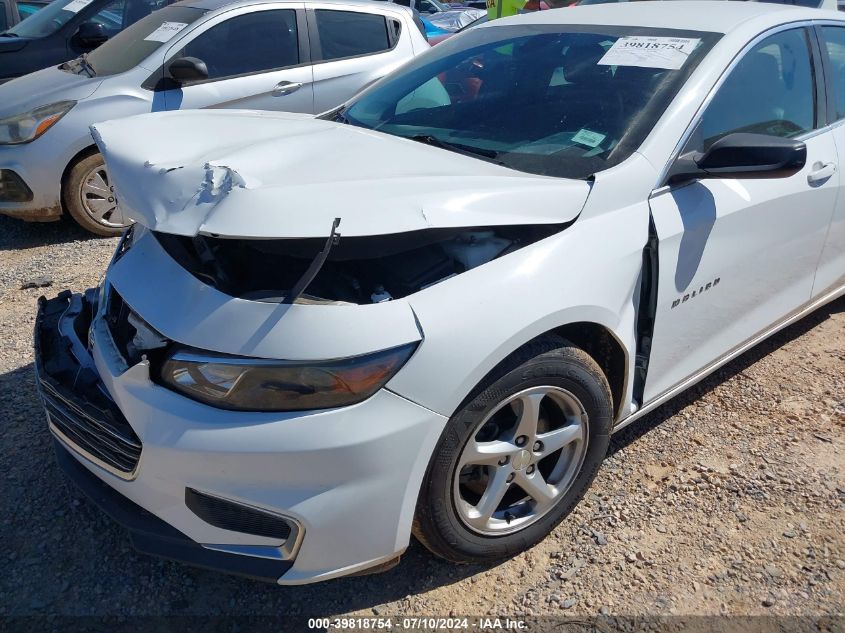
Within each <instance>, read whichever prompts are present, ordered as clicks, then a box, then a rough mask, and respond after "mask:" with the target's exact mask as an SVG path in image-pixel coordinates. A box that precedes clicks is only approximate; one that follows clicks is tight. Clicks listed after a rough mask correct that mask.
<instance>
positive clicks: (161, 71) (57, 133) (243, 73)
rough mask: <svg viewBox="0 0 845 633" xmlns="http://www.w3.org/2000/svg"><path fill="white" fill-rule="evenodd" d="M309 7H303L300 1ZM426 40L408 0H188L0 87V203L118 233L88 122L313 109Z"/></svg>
mask: <svg viewBox="0 0 845 633" xmlns="http://www.w3.org/2000/svg"><path fill="white" fill-rule="evenodd" d="M306 7H307V8H306ZM428 49H429V44H428V43H427V42H426V40H425V37H424V36H423V34H422V33H421V32H420V30H419V29H418V27H417V26H416V24H415V23H414V19H413V14H412V12H411V10H410V9H407V8H405V7H402V6H398V5H394V4H391V3H376V2H358V1H356V0H349V1H345V0H320V1H315V2H308V3H307V4H302V3H301V2H295V1H288V0H279V1H276V0H259V1H251V0H241V1H239V2H230V3H225V2H220V0H196V1H192V0H189V1H188V2H180V3H179V4H176V5H171V6H168V7H165V8H163V9H160V10H158V11H156V12H155V13H152V14H151V15H148V16H147V17H145V18H143V19H142V20H140V21H139V22H137V23H135V24H134V25H133V26H131V27H129V28H128V29H126V30H125V31H123V32H122V33H120V34H119V35H117V36H116V37H115V38H113V39H111V40H110V41H108V42H106V43H105V44H104V45H103V46H101V47H100V48H98V49H97V50H95V51H94V52H92V53H90V54H89V55H87V56H85V57H81V58H79V59H76V60H74V61H71V62H67V63H65V64H62V65H61V66H57V67H52V68H47V69H44V70H42V71H39V72H37V73H33V74H30V75H27V76H25V77H21V78H18V79H15V80H13V81H10V82H9V83H7V84H5V85H3V86H0V214H5V215H11V216H13V217H18V218H21V219H24V220H39V221H44V220H55V219H58V218H59V217H60V216H61V214H62V213H63V211H67V212H68V213H70V215H71V216H72V217H73V218H74V219H75V220H76V221H77V222H78V223H79V224H80V225H82V226H83V227H84V228H86V229H88V230H89V231H92V232H94V233H98V234H100V235H116V234H118V233H119V232H121V231H122V230H123V229H124V228H125V227H126V225H127V220H126V219H125V218H124V217H123V216H121V215H120V212H119V210H118V208H117V206H116V202H115V197H114V194H113V193H112V191H111V184H110V181H109V176H108V172H107V170H106V168H105V166H104V164H103V160H102V157H101V156H100V154H99V153H98V152H97V150H96V147H95V146H94V140H93V139H92V138H91V133H90V131H89V126H90V125H91V124H92V123H96V122H98V121H103V120H107V119H117V118H120V117H125V116H128V115H131V114H139V113H143V112H155V111H161V110H180V109H182V110H184V109H189V108H206V107H216V108H255V109H263V110H285V111H288V112H306V113H316V112H323V111H325V110H328V109H329V108H332V107H334V106H336V105H338V104H339V103H342V102H343V101H345V100H347V99H349V98H350V97H352V96H353V95H354V94H355V93H356V92H358V91H359V90H360V89H361V88H362V87H364V86H366V85H367V84H369V83H371V82H373V81H375V80H376V79H378V78H379V77H381V76H383V75H385V74H387V73H388V72H390V71H391V70H393V69H394V68H397V67H398V66H400V65H401V64H403V63H404V62H406V61H407V60H409V59H411V58H412V57H414V56H415V55H418V54H419V53H422V52H423V51H425V50H428Z"/></svg>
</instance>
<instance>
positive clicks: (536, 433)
mask: <svg viewBox="0 0 845 633" xmlns="http://www.w3.org/2000/svg"><path fill="white" fill-rule="evenodd" d="M588 438H589V420H588V416H587V413H586V411H585V410H584V407H583V405H582V404H581V402H580V401H579V400H578V398H576V397H575V396H574V395H573V394H572V393H570V392H569V391H567V390H565V389H561V388H560V387H552V386H540V387H532V388H530V389H526V390H524V391H521V392H519V393H516V394H514V395H512V396H510V397H508V398H507V399H505V400H504V401H502V402H501V403H500V404H499V405H498V406H497V407H496V408H495V409H494V410H493V411H492V413H490V414H489V415H488V416H487V417H486V418H485V419H484V420H483V421H482V422H481V423H480V424H479V425H478V427H477V428H476V431H475V433H474V434H473V435H472V437H471V438H470V440H469V441H468V442H467V444H466V446H465V447H464V449H463V451H462V452H461V455H460V457H459V459H458V463H457V466H456V469H455V474H454V476H453V498H454V503H455V508H456V510H457V514H458V517H459V518H460V520H461V521H462V522H463V523H464V524H465V525H466V527H468V528H469V529H470V530H472V531H474V532H476V533H478V534H482V535H486V536H502V535H505V534H512V533H513V532H517V531H519V530H521V529H523V528H525V527H527V526H529V525H531V524H532V523H535V522H536V521H538V520H539V519H540V518H542V517H543V516H544V515H545V514H546V513H548V512H549V511H550V510H551V509H552V508H553V507H554V506H555V504H556V503H557V501H558V500H559V499H560V498H561V496H562V495H564V494H565V493H566V491H567V490H568V489H569V487H570V486H571V485H572V483H573V481H574V480H575V478H576V477H577V475H578V472H579V470H580V468H581V464H582V463H583V461H584V457H585V455H586V453H587V443H588Z"/></svg>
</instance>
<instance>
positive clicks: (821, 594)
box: [0, 218, 845, 630]
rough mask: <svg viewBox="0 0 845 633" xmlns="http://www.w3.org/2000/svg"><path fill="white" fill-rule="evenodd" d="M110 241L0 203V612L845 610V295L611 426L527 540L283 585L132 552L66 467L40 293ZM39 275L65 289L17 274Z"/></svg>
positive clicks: (85, 278)
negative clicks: (564, 508)
mask: <svg viewBox="0 0 845 633" xmlns="http://www.w3.org/2000/svg"><path fill="white" fill-rule="evenodd" d="M115 243H116V241H115V240H104V239H91V238H89V237H88V236H87V235H85V234H83V233H82V232H81V231H80V230H78V229H76V228H75V227H74V226H73V225H72V224H70V223H69V222H61V223H56V224H48V225H38V224H35V225H33V224H24V223H20V222H16V221H13V220H9V219H5V218H0V341H2V342H3V345H2V348H1V349H0V419H1V420H2V421H3V433H2V434H0V448H1V449H0V482H2V483H0V504H2V517H3V519H2V531H0V536H2V539H3V542H4V545H5V546H4V547H3V548H2V550H0V560H2V561H3V572H4V573H3V574H2V575H0V616H15V615H18V616H21V615H39V614H48V613H53V614H68V615H96V616H107V615H115V616H131V615H158V614H183V615H184V614H194V615H200V614H202V615H215V614H240V615H254V614H267V615H276V614H299V615H304V614H307V615H316V616H333V615H340V614H349V613H355V614H360V615H370V616H372V615H374V614H377V615H415V616H416V615H441V616H442V615H447V614H450V613H452V614H466V615H482V614H497V615H546V614H553V615H559V614H564V615H567V616H570V615H571V616H594V615H596V614H600V613H601V614H613V615H619V614H621V615H626V616H630V615H637V614H665V615H672V614H674V615H690V614H709V615H720V614H731V615H760V614H776V615H802V616H814V617H816V618H818V617H823V616H827V615H835V614H840V615H841V614H843V613H844V612H845V536H843V534H845V459H843V457H842V456H843V454H845V453H844V452H843V449H845V372H844V371H843V368H845V300H842V299H840V300H839V301H837V302H835V303H833V304H831V305H829V306H827V307H825V308H823V309H822V310H820V311H818V312H817V313H815V314H813V315H811V316H810V317H808V318H806V319H804V320H803V321H801V322H800V323H798V324H796V325H794V326H793V327H791V328H789V329H788V330H786V331H784V332H782V333H780V334H779V335H777V336H776V337H774V338H773V339H771V340H769V341H768V342H766V343H764V344H763V345H761V346H759V347H758V348H757V349H755V350H752V351H751V352H750V353H748V354H746V355H744V356H742V357H741V358H739V359H737V360H736V361H735V362H733V363H731V364H730V365H728V366H726V367H725V368H723V369H722V370H721V371H719V372H718V373H717V374H716V375H714V376H713V377H711V378H710V379H709V380H707V381H706V382H705V383H703V384H701V385H699V386H698V387H696V388H694V389H693V390H692V391H691V392H689V393H688V394H686V395H683V396H681V397H680V398H678V399H676V400H675V401H673V402H672V403H670V404H668V405H666V406H664V407H663V408H662V409H661V410H658V411H657V412H655V413H654V414H652V415H651V416H649V417H647V418H646V419H644V420H642V421H640V422H639V423H636V424H635V425H633V426H632V427H630V428H629V429H627V430H625V431H623V432H622V433H621V434H619V435H617V436H616V437H615V438H614V441H613V443H612V447H611V454H610V456H609V458H608V460H607V462H606V465H605V467H604V468H603V469H602V471H601V472H600V474H599V476H598V479H597V480H596V482H595V484H594V487H593V489H592V492H591V493H589V494H588V497H587V498H586V499H585V500H584V502H582V504H581V505H580V506H579V508H578V509H577V510H576V511H575V512H574V513H573V515H571V516H570V517H569V518H568V519H567V520H566V521H564V522H563V523H562V524H561V525H560V526H559V527H558V528H557V529H556V530H555V532H554V533H553V534H552V535H551V536H550V537H549V538H547V539H546V540H545V541H543V542H542V543H541V544H539V545H538V546H537V547H535V548H534V549H532V550H531V551H529V552H527V553H525V554H522V555H520V556H518V557H516V558H514V559H512V560H509V561H507V562H505V563H502V564H500V565H497V566H493V567H480V566H471V567H457V566H452V565H449V564H447V563H444V562H442V561H440V560H437V559H435V558H433V557H432V556H430V555H429V554H428V553H427V552H426V551H425V550H424V549H423V548H422V547H421V546H420V545H419V544H417V543H415V542H414V543H412V545H411V547H410V548H409V550H408V552H407V554H406V556H405V557H404V558H403V560H402V563H401V564H400V565H399V566H398V567H396V568H394V569H393V570H391V571H389V572H387V573H384V574H381V575H377V576H367V577H359V578H348V579H341V580H336V581H330V582H327V583H323V584H321V585H314V586H307V587H288V588H283V587H277V586H273V585H266V584H261V583H257V582H252V581H248V580H243V579H240V578H235V577H228V576H225V575H221V574H216V573H213V572H207V571H204V570H197V569H192V568H189V567H185V566H182V565H179V564H175V563H170V562H166V561H162V560H158V559H154V558H149V557H146V556H143V555H139V554H136V553H134V552H133V550H132V549H131V548H130V546H129V543H128V540H127V537H126V535H125V533H124V532H123V531H122V529H121V528H119V527H117V526H115V525H114V524H112V523H111V522H110V521H109V520H108V519H106V518H105V517H104V516H103V515H101V513H100V512H99V511H98V510H97V509H96V508H95V507H93V506H91V505H90V504H88V503H87V502H86V501H84V500H83V499H82V498H81V497H80V496H79V495H78V494H77V493H76V492H75V491H74V490H72V489H70V488H69V487H68V486H67V485H66V484H65V483H64V482H63V480H62V477H61V475H60V472H59V470H58V468H57V466H56V465H55V464H54V461H53V455H52V449H51V441H50V438H49V434H48V432H47V428H46V425H45V422H44V414H43V412H42V410H41V406H40V404H39V402H38V400H37V396H36V391H35V385H34V379H33V367H32V350H31V332H32V327H33V322H34V315H35V309H36V308H35V305H36V299H37V297H38V296H39V295H40V294H42V293H45V294H47V295H50V296H52V295H54V294H56V293H57V292H58V291H60V290H62V289H64V288H71V289H73V290H75V291H80V290H83V289H84V288H86V287H89V286H92V285H94V284H96V283H97V282H98V279H99V278H100V277H101V275H102V273H103V270H104V269H105V266H106V264H107V262H108V259H109V257H110V255H111V253H112V250H113V249H114V246H115ZM40 275H49V276H51V277H52V279H53V286H52V287H51V288H46V289H28V290H22V289H21V284H22V282H23V281H27V280H30V279H32V278H34V277H38V276H40ZM840 625H841V620H840ZM0 628H2V626H0ZM834 630H836V628H835V627H834Z"/></svg>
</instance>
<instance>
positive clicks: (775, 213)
mask: <svg viewBox="0 0 845 633" xmlns="http://www.w3.org/2000/svg"><path fill="white" fill-rule="evenodd" d="M811 50H812V49H811V46H810V39H809V33H808V32H807V30H806V29H804V28H793V29H791V30H786V31H781V32H778V33H775V34H773V35H770V36H769V37H767V38H765V39H764V40H762V41H761V42H759V43H758V44H756V45H754V46H753V47H751V48H750V49H748V50H747V51H746V52H745V53H744V54H743V56H742V57H741V59H740V60H739V62H738V63H737V65H736V66H735V67H734V68H733V70H732V71H731V72H730V74H729V75H728V77H727V78H726V80H725V81H724V83H723V84H722V85H721V86H720V87H719V88H718V90H717V92H716V94H715V95H714V98H713V100H712V101H711V102H710V104H709V105H708V106H707V108H706V110H705V111H704V114H703V116H702V118H701V121H700V122H699V124H698V126H697V129H696V131H695V132H694V133H693V136H692V138H691V140H690V142H689V143H688V144H687V147H686V148H685V149H684V150H683V151H682V153H685V152H688V151H691V150H699V151H704V150H706V149H707V148H708V147H709V146H710V145H712V144H713V143H714V142H715V141H716V140H718V139H719V138H721V137H722V136H724V135H725V134H728V133H730V132H754V133H758V134H769V135H773V136H778V137H788V138H798V139H802V140H804V142H805V143H806V145H807V162H806V165H805V167H804V168H803V169H802V170H801V171H799V172H798V173H797V174H795V175H793V176H790V177H785V178H743V179H705V180H700V181H696V182H692V183H687V184H683V185H680V186H675V187H667V188H664V189H660V190H658V191H656V192H655V194H654V195H653V196H652V199H651V210H652V217H653V220H654V225H655V228H656V231H657V235H658V239H659V247H658V249H659V250H658V254H659V283H658V305H657V312H656V315H655V323H654V338H653V341H652V347H651V354H650V361H649V367H648V375H647V378H646V383H645V390H644V394H643V396H644V397H643V400H644V402H648V401H650V400H652V399H654V398H656V397H658V396H660V395H661V394H663V393H664V392H666V391H668V390H669V389H671V388H672V387H673V386H675V385H677V384H678V383H680V382H682V381H683V380H684V379H686V378H688V377H690V376H692V375H693V374H695V373H696V372H698V371H699V370H700V369H702V368H704V367H706V366H707V365H709V364H711V363H712V362H714V361H715V360H718V359H719V358H721V357H723V356H724V355H726V354H728V353H729V352H730V351H731V350H733V349H735V348H737V347H738V346H740V345H742V344H743V343H744V342H746V341H748V340H749V339H752V338H753V337H754V336H755V335H756V334H758V333H761V332H763V331H764V330H766V329H767V328H768V327H769V326H771V325H773V324H774V323H776V322H777V321H779V320H781V319H783V318H784V317H785V316H786V315H788V314H789V313H790V312H792V311H794V310H795V309H796V308H798V307H800V306H801V305H803V304H805V303H807V302H808V301H809V300H810V297H811V294H812V289H813V278H814V275H815V273H816V268H817V264H818V261H819V256H820V254H821V251H822V247H823V244H824V241H825V235H826V233H827V230H828V226H829V223H830V216H831V212H832V209H833V206H834V204H835V201H836V195H837V189H838V187H839V172H838V169H837V153H836V146H835V145H834V142H833V137H832V134H831V133H830V132H829V131H818V128H819V127H822V126H823V125H824V123H823V122H817V119H818V116H819V112H818V108H817V107H816V101H817V99H818V98H819V96H820V95H821V94H822V93H821V91H820V90H818V86H817V84H816V78H815V74H814V62H815V58H814V56H813V55H812V53H811Z"/></svg>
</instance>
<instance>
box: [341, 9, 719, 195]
mask: <svg viewBox="0 0 845 633" xmlns="http://www.w3.org/2000/svg"><path fill="white" fill-rule="evenodd" d="M719 37H720V36H719V35H718V34H715V33H702V32H690V31H676V30H665V29H652V28H634V27H631V28H626V27H603V26H585V27H578V26H572V25H565V26H561V25H519V26H516V25H515V26H493V27H481V28H477V29H471V30H469V31H467V32H465V33H464V34H463V35H461V37H458V38H453V39H451V40H447V41H446V42H444V43H443V44H439V45H438V46H437V47H436V48H434V49H432V50H431V51H430V52H428V53H426V54H425V55H422V56H421V57H418V58H417V59H415V60H414V61H412V62H410V63H409V64H408V65H406V66H404V67H403V68H402V69H401V70H400V71H398V72H397V73H395V74H393V75H390V76H389V77H388V78H386V79H385V80H383V81H382V82H380V83H378V84H375V85H374V86H373V87H372V88H371V89H369V90H367V91H365V92H363V93H362V94H361V95H360V96H358V97H357V98H356V99H354V100H353V101H352V102H351V104H350V105H349V107H347V108H346V109H344V110H342V111H341V112H340V113H339V117H340V118H341V120H344V121H346V122H348V123H351V124H353V125H357V126H361V127H365V128H371V129H374V130H379V131H381V132H386V133H388V134H394V135H397V136H403V137H407V138H412V139H414V140H418V141H420V142H423V143H428V144H431V145H437V146H439V147H442V148H444V149H450V150H453V151H457V152H460V153H465V154H472V155H474V156H476V157H478V158H480V159H483V160H490V161H492V162H496V163H499V164H502V165H504V166H506V167H510V168H513V169H517V170H520V171H525V172H528V173H534V174H541V175H547V176H558V177H566V178H587V177H589V176H591V175H592V174H594V173H596V172H598V171H601V170H604V169H607V168H608V167H611V166H613V165H616V164H618V163H620V162H622V161H623V160H625V159H626V158H627V157H628V156H630V155H631V154H632V153H633V152H634V151H635V150H636V149H637V148H638V147H639V145H640V144H641V143H642V141H643V140H644V139H645V137H646V135H647V134H648V132H649V131H650V130H651V129H652V128H653V126H654V124H655V123H656V122H657V119H658V118H659V117H660V115H661V114H662V113H663V111H664V110H665V109H666V107H667V106H668V105H669V103H670V102H671V100H672V99H673V98H674V96H675V94H676V93H677V92H678V90H679V89H680V87H681V85H683V83H684V81H686V78H687V77H688V76H689V74H690V72H692V70H693V69H694V68H695V67H696V66H697V64H698V63H699V62H700V61H701V59H702V58H703V56H704V55H705V54H706V52H707V51H708V50H709V49H710V48H711V47H712V46H713V44H714V43H715V42H716V41H717V40H718V38H719Z"/></svg>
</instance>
